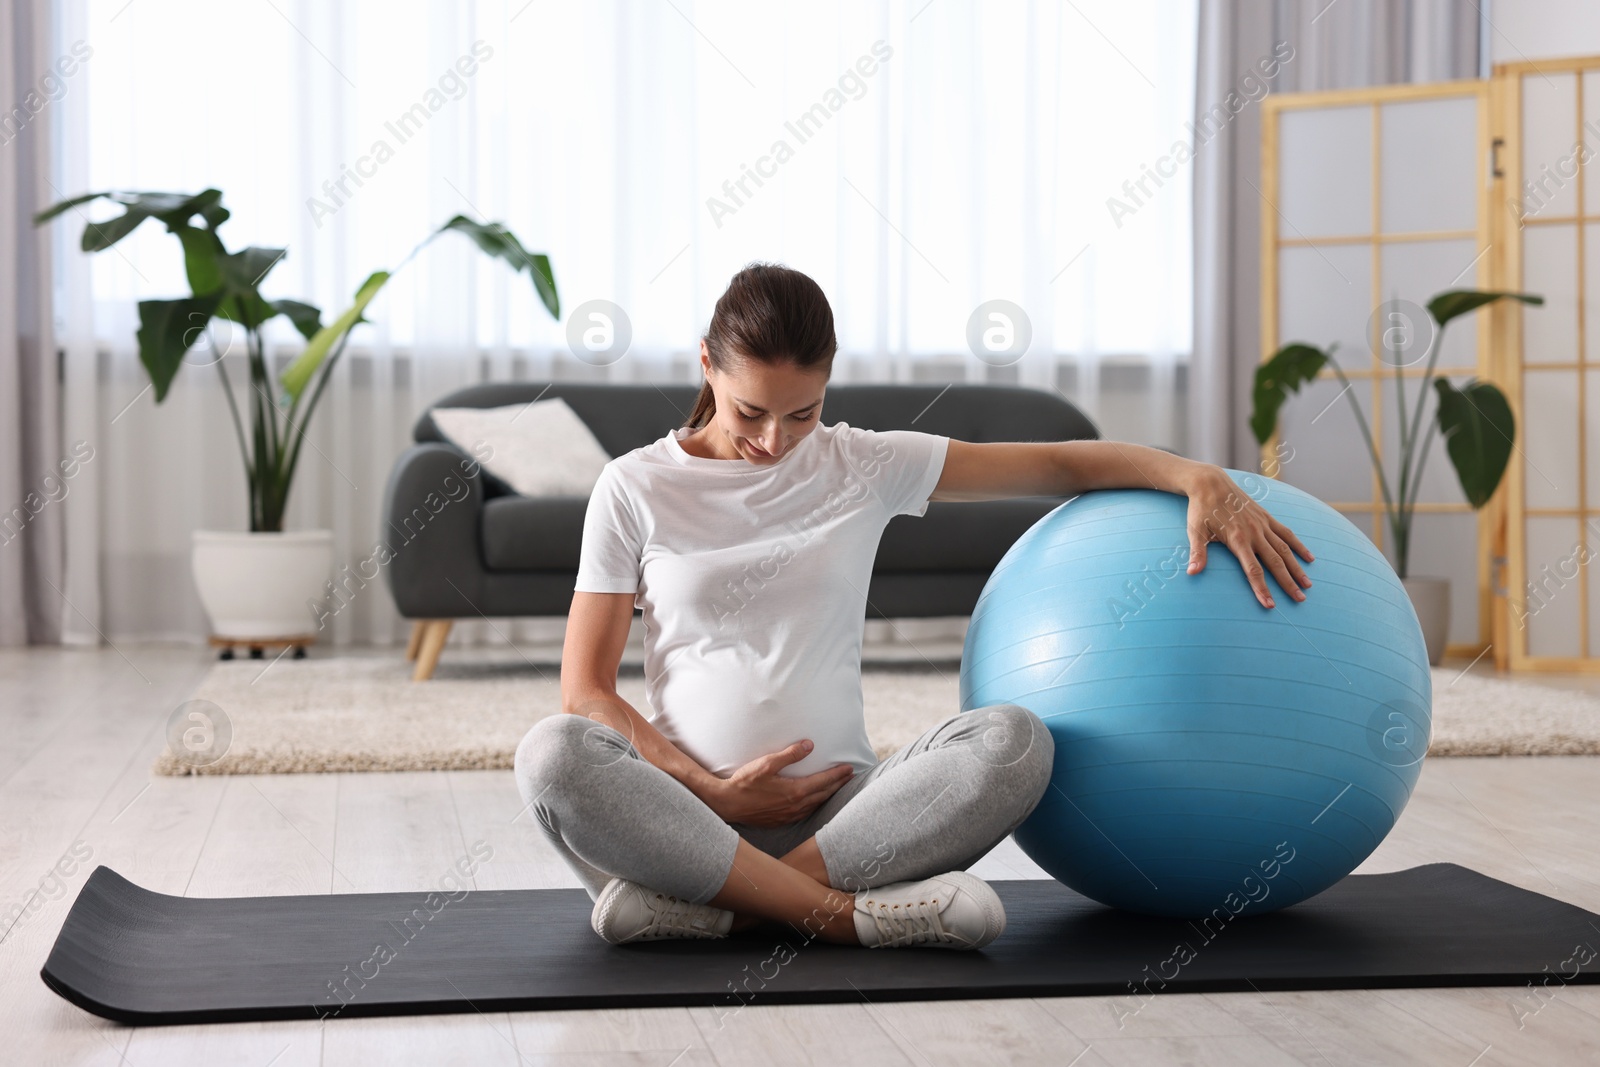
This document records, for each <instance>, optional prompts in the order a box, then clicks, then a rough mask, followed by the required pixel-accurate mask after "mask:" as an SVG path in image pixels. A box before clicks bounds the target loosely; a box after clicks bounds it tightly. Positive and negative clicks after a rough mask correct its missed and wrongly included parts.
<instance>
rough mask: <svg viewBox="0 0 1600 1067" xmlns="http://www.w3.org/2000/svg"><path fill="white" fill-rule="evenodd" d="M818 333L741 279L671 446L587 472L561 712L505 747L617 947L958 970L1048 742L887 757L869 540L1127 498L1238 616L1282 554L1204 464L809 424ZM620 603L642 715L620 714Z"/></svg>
mask: <svg viewBox="0 0 1600 1067" xmlns="http://www.w3.org/2000/svg"><path fill="white" fill-rule="evenodd" d="M836 348H837V343H836V340H835V337H834V328H833V313H832V311H831V310H830V308H829V306H828V302H827V299H826V298H825V297H824V296H823V293H822V290H821V288H820V287H818V286H817V284H816V283H815V282H814V281H812V280H811V279H810V278H808V277H807V276H805V275H804V274H801V273H799V272H798V271H793V270H788V269H786V268H783V267H779V266H772V265H766V264H753V265H751V266H749V267H747V268H746V269H744V270H742V271H740V272H739V273H738V274H737V275H735V276H734V278H733V281H732V282H731V283H730V284H729V286H728V290H727V292H726V293H724V294H723V296H722V298H721V299H720V300H718V301H717V306H716V310H715V314H714V315H713V316H712V319H711V325H710V328H709V329H708V331H707V334H706V336H705V338H704V339H703V341H702V342H701V349H700V360H701V366H702V368H703V370H704V372H705V378H706V382H705V385H704V387H703V388H702V389H701V391H700V395H699V397H698V399H697V401H696V403H695V408H694V411H693V413H692V414H691V415H690V417H689V419H688V422H687V424H686V425H684V426H682V427H679V428H678V429H676V430H673V431H671V432H670V433H668V434H667V435H666V436H664V437H662V438H661V439H660V440H658V441H656V442H654V443H652V444H649V445H646V446H644V447H642V448H638V449H635V450H634V451H632V452H629V453H628V454H626V455H623V456H618V457H617V458H616V459H613V460H612V461H611V462H610V463H609V464H607V466H606V467H605V470H604V472H603V473H602V475H601V477H600V480H599V482H598V484H596V486H595V488H594V493H593V495H592V496H591V498H590V500H589V507H588V511H587V514H586V517H585V520H584V527H583V545H582V551H581V555H580V558H579V565H578V577H577V582H576V585H575V592H574V595H573V598H572V608H571V611H570V614H569V615H568V620H567V635H566V644H565V647H564V650H563V653H562V664H561V697H562V705H563V711H564V712H565V713H566V714H560V715H554V716H551V717H549V718H546V719H543V720H541V721H540V722H539V723H538V724H537V725H536V726H534V727H533V729H532V730H530V731H529V732H528V734H527V736H526V737H525V738H524V739H523V741H522V743H521V745H520V746H519V747H518V750H517V758H516V777H517V785H518V788H519V790H520V791H521V793H522V798H523V800H524V801H525V802H526V803H527V805H528V807H529V808H530V809H531V810H532V811H533V813H534V815H535V817H536V818H537V820H538V824H539V826H540V828H541V830H542V832H543V833H544V834H545V836H546V837H547V838H548V839H549V841H550V843H551V844H552V846H553V847H554V848H555V850H556V851H557V853H558V854H559V855H560V856H561V857H562V859H563V860H565V861H566V863H567V864H568V865H569V866H570V867H571V868H572V869H573V871H574V872H576V874H577V876H578V877H579V879H580V880H581V881H582V882H583V884H584V886H585V887H586V888H587V889H588V891H589V895H590V896H591V897H592V898H594V901H595V904H594V911H593V915H592V919H591V923H592V925H593V927H594V930H595V932H596V933H598V934H599V935H600V936H601V937H602V938H604V939H605V940H606V941H608V942H611V943H612V944H623V943H627V942H632V941H648V940H657V939H662V938H713V937H726V936H727V935H728V934H729V933H731V932H734V931H739V930H744V929H746V928H748V927H751V926H756V925H759V924H762V923H766V922H776V923H786V924H789V925H790V926H791V927H792V928H793V929H794V930H797V931H800V932H802V933H803V934H804V935H805V936H806V937H808V938H810V937H818V938H821V939H822V940H825V941H831V942H836V943H839V944H850V945H865V946H867V947H872V948H890V947H902V946H925V947H931V948H950V949H975V948H982V947H983V946H984V945H987V944H989V943H990V942H991V941H993V940H994V939H995V938H996V937H998V936H999V935H1000V933H1001V931H1002V930H1003V929H1004V928H1005V912H1004V909H1003V908H1002V907H1001V904H1000V899H999V897H998V896H997V895H996V894H995V892H994V890H993V889H992V888H990V886H989V885H988V884H987V883H986V882H984V881H983V880H982V879H980V878H978V877H976V876H975V875H972V874H969V873H967V871H966V868H967V867H968V866H970V865H972V864H973V863H975V862H977V861H978V860H979V859H981V858H982V857H983V856H984V854H985V853H987V852H988V851H989V850H990V849H992V848H993V847H994V846H995V845H997V844H998V843H999V842H1000V841H1002V840H1004V839H1005V837H1006V836H1007V835H1008V834H1010V833H1011V831H1012V830H1014V829H1016V827H1017V826H1018V825H1020V824H1021V823H1022V821H1023V820H1024V819H1025V818H1027V816H1028V815H1029V814H1030V813H1031V812H1032V811H1033V809H1034V807H1035V805H1037V804H1038V802H1039V799H1040V798H1041V797H1042V796H1043V795H1044V791H1045V789H1047V788H1048V787H1049V783H1050V774H1051V769H1052V760H1053V756H1054V746H1053V743H1052V741H1051V737H1050V733H1049V730H1048V729H1047V728H1046V727H1045V725H1044V724H1043V723H1042V722H1041V721H1040V720H1039V718H1038V717H1037V716H1036V715H1034V713H1033V712H1031V711H1029V710H1028V709H1027V708H1023V707H1019V706H1017V705H1013V704H1003V705H996V706H994V707H988V708H980V709H975V710H973V711H970V712H967V713H965V714H953V715H952V716H951V717H950V718H948V719H947V720H946V721H944V722H942V723H940V724H939V725H937V726H934V727H932V728H930V729H929V730H928V731H927V732H926V733H924V734H923V735H922V736H921V737H919V738H917V739H916V740H915V741H913V742H911V743H910V744H909V745H906V746H905V747H904V748H902V749H901V750H900V751H898V752H896V753H894V754H893V755H891V756H889V757H888V758H887V759H884V760H881V761H880V760H878V759H877V758H876V757H875V755H874V753H873V750H872V747H871V745H870V744H869V743H868V741H867V731H866V723H865V717H864V714H863V707H862V695H861V641H862V636H863V630H864V622H865V616H866V591H867V584H868V581H869V579H870V577H871V574H872V564H873V560H874V558H875V556H876V554H877V549H878V544H879V540H880V538H881V535H882V533H883V529H884V526H885V525H886V524H887V523H888V522H889V520H890V519H891V518H892V517H894V516H895V515H922V514H924V513H925V512H926V511H927V507H928V502H929V501H930V500H968V501H970V500H993V499H1000V498H1004V497H1014V496H1042V495H1060V496H1071V495H1074V494H1076V493H1080V492H1083V491H1085V490H1091V489H1102V488H1113V487H1141V488H1154V489H1160V490H1165V491H1167V492H1171V493H1178V494H1185V495H1187V497H1188V498H1189V538H1190V542H1191V549H1190V563H1189V572H1190V573H1196V572H1198V571H1199V570H1200V568H1201V567H1203V566H1204V564H1205V546H1206V544H1207V542H1209V541H1212V540H1215V541H1219V542H1221V543H1223V544H1225V545H1227V546H1228V548H1229V549H1230V550H1231V551H1233V553H1234V554H1235V555H1236V556H1237V557H1238V559H1239V561H1240V563H1241V565H1242V566H1243V568H1244V570H1245V572H1246V574H1247V575H1248V576H1249V578H1250V583H1251V586H1252V587H1253V588H1254V590H1255V593H1256V597H1257V599H1258V600H1259V601H1260V602H1261V603H1262V605H1263V607H1264V608H1270V607H1272V604H1273V601H1272V597H1271V594H1270V593H1269V592H1268V589H1267V585H1266V581H1265V578H1264V574H1265V573H1266V572H1268V571H1270V572H1271V573H1272V575H1273V576H1274V577H1275V579H1276V580H1277V582H1278V584H1279V585H1280V586H1281V587H1282V588H1283V590H1284V591H1285V592H1286V593H1287V594H1288V595H1289V596H1291V597H1293V598H1295V599H1297V600H1301V599H1304V598H1305V593H1303V592H1302V591H1301V587H1302V586H1306V587H1309V586H1310V585H1311V582H1310V580H1309V579H1308V578H1307V577H1306V576H1305V572H1304V571H1303V570H1302V569H1301V567H1300V564H1299V562H1298V561H1297V560H1296V559H1295V553H1296V552H1298V553H1299V554H1300V555H1301V556H1303V557H1304V558H1305V559H1306V560H1307V561H1309V560H1310V559H1311V555H1310V553H1309V552H1307V551H1306V549H1305V546H1304V545H1302V544H1301V543H1300V541H1299V539H1298V538H1296V537H1295V535H1294V534H1293V533H1292V532H1290V530H1289V529H1288V528H1287V527H1286V526H1284V525H1283V524H1282V523H1280V522H1278V521H1277V520H1275V519H1273V518H1272V517H1271V516H1270V515H1268V514H1267V513H1266V511H1265V510H1264V509H1262V508H1261V507H1260V505H1258V504H1256V503H1255V502H1254V501H1253V500H1250V499H1249V498H1248V497H1246V496H1245V495H1244V494H1242V493H1240V492H1239V491H1238V490H1237V488H1236V487H1235V486H1234V483H1233V481H1232V479H1230V478H1229V477H1228V476H1227V474H1226V473H1225V472H1224V471H1223V470H1222V469H1221V468H1219V467H1215V466H1211V465H1208V464H1201V463H1195V462H1192V461H1189V460H1186V459H1182V458H1180V457H1178V456H1174V455H1172V454H1170V453H1167V452H1164V451H1161V450H1159V449H1153V448H1145V447H1141V446H1139V445H1131V444H1119V443H1117V442H1110V441H1071V442H1058V443H1017V444H1008V443H988V444H976V443H969V442H964V441H958V440H953V439H951V438H948V437H942V436H938V435H934V434H927V433H920V432H915V431H910V430H890V431H881V432H874V431H871V430H864V429H861V428H858V427H853V426H850V425H848V424H846V423H835V424H833V425H825V424H824V423H823V421H822V409H823V394H824V391H825V389H826V386H827V383H828V378H829V372H830V370H831V368H832V361H833V356H834V352H835V349H836ZM635 605H637V606H638V607H639V608H640V609H641V611H642V613H643V618H644V642H645V669H644V673H645V686H646V694H647V696H648V698H649V703H650V706H651V707H652V708H654V709H655V715H654V716H653V717H652V718H646V717H645V716H644V715H642V714H640V713H639V711H637V710H636V709H635V708H634V707H633V706H632V705H630V704H629V703H628V702H627V701H625V700H623V699H622V698H621V697H620V696H618V695H617V690H616V679H617V667H618V664H619V663H620V662H621V658H622V651H623V646H624V644H625V643H626V640H627V636H628V629H629V624H630V622H631V620H632V617H633V610H634V607H635Z"/></svg>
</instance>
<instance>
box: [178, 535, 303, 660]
mask: <svg viewBox="0 0 1600 1067" xmlns="http://www.w3.org/2000/svg"><path fill="white" fill-rule="evenodd" d="M193 563H194V584H195V587H196V588H197V589H199V591H200V603H201V604H202V605H203V606H204V607H205V609H206V614H207V615H209V616H211V632H212V633H213V634H215V635H216V636H217V637H224V638H232V639H236V640H249V639H259V640H268V639H274V638H287V637H304V636H307V635H314V634H315V633H316V632H317V616H316V613H315V611H314V610H313V608H312V604H313V603H314V602H320V601H321V600H322V597H323V595H324V593H325V592H326V583H327V581H328V577H329V575H330V574H331V573H332V571H333V531H332V530H295V531H293V532H290V533H235V532H231V531H221V530H196V531H195V532H194V556H193Z"/></svg>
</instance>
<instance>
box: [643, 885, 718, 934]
mask: <svg viewBox="0 0 1600 1067" xmlns="http://www.w3.org/2000/svg"><path fill="white" fill-rule="evenodd" d="M646 905H647V906H648V907H649V908H650V910H651V911H652V912H654V913H655V916H656V917H655V920H654V921H653V922H651V924H650V928H649V929H648V930H647V931H645V932H646V933H648V934H662V933H666V934H682V933H689V934H704V933H708V932H710V929H711V922H710V920H709V918H706V917H701V919H700V920H699V921H696V919H695V918H694V913H695V912H696V911H697V910H702V909H701V907H700V905H698V904H691V903H689V902H688V901H687V900H681V899H679V898H678V897H670V896H668V895H667V894H665V893H655V894H653V895H652V896H651V897H649V898H648V899H647V900H646Z"/></svg>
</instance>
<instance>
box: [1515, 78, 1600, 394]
mask: <svg viewBox="0 0 1600 1067" xmlns="http://www.w3.org/2000/svg"><path fill="white" fill-rule="evenodd" d="M1593 80H1595V81H1596V82H1600V78H1596V79H1593ZM1595 127H1596V129H1600V112H1596V113H1595ZM1586 172H1587V173H1589V174H1594V173H1597V172H1600V156H1597V157H1596V158H1595V161H1594V165H1593V166H1591V167H1588V168H1587V171H1586ZM1585 206H1586V207H1588V209H1589V210H1590V211H1592V212H1596V213H1600V200H1591V201H1589V202H1588V204H1587V205H1585ZM1583 266H1584V270H1583V273H1584V279H1583V306H1584V324H1583V335H1584V336H1583V348H1584V358H1585V359H1587V360H1588V361H1589V362H1590V363H1593V364H1600V322H1597V321H1595V316H1596V315H1600V222H1590V223H1586V224H1585V225H1584V227H1583ZM1542 310H1543V309H1542V308H1534V309H1532V311H1531V312H1530V314H1537V313H1538V312H1539V311H1542ZM1590 410H1593V409H1592V408H1591V409H1590Z"/></svg>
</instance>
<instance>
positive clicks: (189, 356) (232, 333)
mask: <svg viewBox="0 0 1600 1067" xmlns="http://www.w3.org/2000/svg"><path fill="white" fill-rule="evenodd" d="M101 198H105V199H109V200H111V201H113V202H115V203H118V204H121V205H122V206H123V209H124V214H123V215H121V216H120V217H118V218H116V219H113V220H112V221H110V222H107V223H90V224H88V225H87V226H86V227H85V230H84V239H83V247H84V250H85V251H93V252H99V251H104V250H105V249H107V248H110V247H111V246H113V245H115V244H116V243H117V242H118V241H120V240H122V239H123V238H124V237H126V236H128V235H129V234H130V233H132V232H133V231H134V230H135V229H137V228H138V227H139V225H140V223H142V222H144V221H145V220H146V219H155V220H157V221H159V222H161V223H163V224H164V225H165V226H166V228H167V232H168V233H171V234H174V235H175V236H177V237H178V238H179V240H180V241H181V243H182V246H183V261H184V270H185V274H186V275H187V277H188V280H189V288H190V290H191V292H190V295H189V296H187V297H182V298H179V299H172V300H141V301H139V331H138V334H137V337H138V342H139V362H140V364H142V365H143V366H144V368H145V370H146V371H147V372H148V373H149V375H150V385H151V387H152V388H153V389H154V390H155V400H156V403H157V404H160V403H161V402H162V401H163V400H165V399H166V396H167V393H168V391H169V390H170V389H171V387H172V380H173V378H174V377H175V376H176V375H177V373H178V371H179V370H180V369H182V368H183V367H184V366H185V365H186V364H187V365H193V366H196V367H205V368H213V369H215V371H216V373H217V376H218V377H219V379H220V380H221V385H222V393H223V396H224V398H225V399H226V401H227V404H228V413H229V415H230V416H231V418H232V421H233V429H234V436H235V439H236V441H237V443H238V445H239V455H240V458H241V459H242V460H243V461H244V468H245V479H246V483H247V489H248V493H249V498H250V532H249V533H235V532H223V531H216V530H196V531H195V533H194V551H193V555H192V564H193V568H194V579H195V585H196V586H197V587H198V589H199V592H200V602H201V603H202V604H203V605H204V606H205V609H206V612H207V614H209V615H210V616H211V626H212V634H213V636H212V638H211V643H212V644H213V645H219V646H221V647H222V650H223V651H222V658H223V659H232V658H233V655H234V649H235V648H236V647H244V648H248V649H249V650H250V655H251V657H252V658H261V657H262V655H263V653H264V651H265V649H266V648H268V647H274V646H276V647H282V646H289V647H292V648H293V649H294V655H295V658H296V659H301V658H303V657H304V656H305V646H306V645H308V644H310V643H311V642H312V641H314V640H315V639H316V637H315V634H316V631H317V627H318V622H317V616H316V609H315V608H314V607H313V605H314V604H315V603H317V602H320V601H321V599H322V597H323V595H324V593H325V590H326V588H327V586H328V579H329V577H330V575H331V572H332V570H333V533H332V531H330V530H303V531H294V532H287V533H286V532H284V530H283V523H284V513H285V509H286V508H287V506H288V500H289V489H290V487H291V486H292V485H293V484H294V473H295V469H296V467H297V465H298V464H299V461H300V449H301V446H302V445H303V444H305V443H306V440H305V437H306V430H307V428H308V427H309V426H310V424H311V417H312V415H313V413H314V412H315V411H316V408H317V402H318V400H320V399H321V397H322V392H323V389H324V388H326V386H327V384H328V381H329V379H330V378H331V376H332V374H333V369H334V367H335V366H336V365H337V364H338V362H339V357H340V356H341V355H342V354H343V353H344V350H345V347H346V345H347V344H348V343H349V341H350V334H351V331H353V330H354V329H355V328H356V326H358V325H359V324H361V323H364V322H369V321H371V320H369V319H368V318H367V317H366V315H365V312H366V310H367V307H368V305H369V304H371V303H372V301H373V299H374V298H376V297H377V295H378V294H379V292H380V291H382V289H383V287H384V286H385V285H386V284H387V283H388V281H389V279H390V278H391V277H392V276H393V272H392V271H386V270H379V271H374V272H373V273H372V274H370V275H368V276H367V279H366V281H364V282H362V283H361V286H360V288H358V289H357V290H356V295H355V299H354V301H353V302H352V303H351V305H350V306H349V307H348V308H346V309H345V310H344V311H343V313H341V314H340V315H338V316H337V317H335V318H333V319H331V320H330V321H329V322H327V323H324V322H323V321H322V311H321V310H320V309H319V308H316V307H313V306H312V305H310V304H307V303H304V302H302V301H299V300H269V299H267V298H266V297H264V296H263V295H262V294H261V291H260V286H261V284H262V283H263V282H264V281H265V280H266V277H267V275H268V274H269V273H270V272H271V271H272V269H273V268H274V267H276V266H277V265H278V263H279V262H280V261H281V260H282V259H283V258H284V256H285V255H287V254H288V250H287V249H284V248H259V247H256V246H253V245H252V246H250V247H248V248H244V249H241V250H239V251H236V252H230V251H229V250H228V248H227V246H226V244H224V243H223V240H222V237H221V236H220V235H219V234H218V233H217V228H218V227H219V226H221V225H222V224H223V223H224V222H226V221H227V220H228V219H229V217H230V216H231V213H230V212H229V211H228V209H227V208H225V207H223V205H222V191H221V190H219V189H205V190H203V191H201V192H199V193H194V194H189V193H152V192H104V193H89V194H86V195H83V196H75V197H72V198H71V199H68V200H62V201H60V202H58V203H55V204H52V205H51V206H50V207H49V208H47V209H45V210H44V211H41V212H39V213H38V214H37V215H35V216H34V224H35V225H38V226H42V225H44V224H46V223H48V222H50V220H52V219H54V218H56V217H58V216H60V215H61V214H63V213H64V212H66V211H68V210H70V209H73V208H75V207H77V206H78V205H80V204H83V203H86V202H88V201H91V200H98V199H101ZM445 233H458V234H461V235H462V236H464V237H466V238H468V239H470V240H471V241H472V243H473V245H474V246H475V247H477V248H478V249H479V250H480V251H481V252H483V253H484V254H485V255H488V256H492V257H495V258H498V259H501V260H504V261H505V262H506V263H507V264H509V265H510V266H511V267H512V268H513V269H514V270H516V271H519V272H520V271H522V270H524V269H525V270H527V272H528V275H529V277H530V278H531V279H532V282H533V289H534V293H535V295H536V296H537V297H538V298H539V300H540V302H541V303H542V304H543V306H544V308H545V310H546V311H548V312H549V313H550V317H551V318H552V319H554V320H556V321H557V322H559V321H561V301H560V298H559V296H558V295H557V293H556V280H555V274H554V273H553V272H552V270H551V267H550V257H549V256H547V255H544V254H543V253H530V252H529V251H528V250H527V249H526V248H524V247H523V245H522V242H521V241H520V240H518V239H517V236H516V235H515V234H513V233H512V232H511V231H510V230H508V229H506V227H505V226H504V225H503V224H502V223H498V222H477V221H475V220H473V219H470V218H468V217H467V216H465V215H456V216H455V217H453V218H451V219H450V220H449V221H448V222H446V223H445V224H444V225H443V226H440V227H439V228H438V229H437V230H435V231H433V233H431V234H429V235H428V236H427V237H425V238H423V240H422V243H421V244H419V245H417V247H416V248H414V249H413V250H412V251H411V254H410V255H408V256H406V258H405V259H404V260H402V261H401V265H402V266H404V264H405V263H408V262H410V261H411V259H412V258H413V257H415V256H416V254H417V253H418V252H420V251H422V249H423V248H424V247H425V246H426V245H427V244H428V243H429V242H431V241H432V240H433V239H434V238H436V237H438V236H440V235H441V234H445ZM396 269H397V270H398V269H399V268H396ZM279 316H283V317H284V318H287V319H288V321H289V323H290V324H291V325H292V326H293V327H294V329H295V330H296V331H297V332H298V333H299V334H300V335H301V336H302V337H304V338H305V342H306V343H305V348H304V349H302V350H301V352H300V354H299V355H297V356H295V358H294V359H293V360H291V361H290V363H289V365H288V366H287V367H284V368H283V369H282V370H281V371H279V370H278V369H277V367H276V366H275V365H274V364H273V363H272V361H271V360H269V359H268V357H267V338H266V333H265V331H266V330H267V329H268V328H269V324H270V323H271V322H272V320H273V319H276V318H278V317H279ZM214 326H216V327H217V328H219V329H224V330H226V331H227V337H226V338H225V339H224V340H225V343H222V344H218V343H217V339H216V338H215V337H214V336H213V327H214ZM240 332H242V333H243V337H244V344H243V346H242V348H243V351H242V352H239V353H237V354H235V355H234V356H232V357H231V359H230V352H231V351H232V349H233V347H234V340H236V338H237V335H238V334H239V333H240ZM240 357H242V359H241V358H240ZM230 362H232V363H235V364H241V365H240V366H237V367H236V368H235V370H234V371H233V373H231V374H230V372H229V370H228V364H229V363H230ZM191 373H193V372H191ZM235 383H237V387H236V386H235ZM247 422H248V425H247ZM312 448H313V449H315V448H316V446H315V445H313V446H312ZM347 480H348V479H347Z"/></svg>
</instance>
